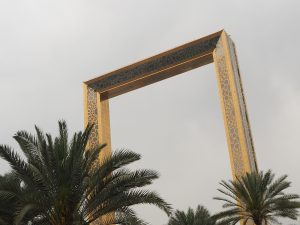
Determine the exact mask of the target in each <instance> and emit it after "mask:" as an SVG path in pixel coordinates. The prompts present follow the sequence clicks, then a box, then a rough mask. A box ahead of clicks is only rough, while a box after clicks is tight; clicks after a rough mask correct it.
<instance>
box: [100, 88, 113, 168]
mask: <svg viewBox="0 0 300 225" xmlns="http://www.w3.org/2000/svg"><path fill="white" fill-rule="evenodd" d="M97 109H98V129H99V130H98V136H99V143H101V144H106V147H105V149H103V151H102V152H101V155H100V162H101V161H102V159H103V158H104V157H106V156H110V155H111V137H110V119H109V99H108V97H107V96H106V95H105V94H99V93H97Z"/></svg>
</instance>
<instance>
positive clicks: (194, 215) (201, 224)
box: [168, 205, 215, 225]
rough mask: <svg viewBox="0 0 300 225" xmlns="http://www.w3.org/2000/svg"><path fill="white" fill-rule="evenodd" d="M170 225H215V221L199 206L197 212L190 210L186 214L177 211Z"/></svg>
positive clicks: (170, 220)
mask: <svg viewBox="0 0 300 225" xmlns="http://www.w3.org/2000/svg"><path fill="white" fill-rule="evenodd" d="M168 225H215V221H214V220H213V219H212V217H211V216H210V213H209V211H208V210H207V209H206V208H205V207H203V206H200V205H198V206H197V209H196V210H193V209H192V208H189V209H188V210H187V212H186V213H185V212H184V211H180V210H176V211H175V213H174V214H173V215H172V216H171V218H170V219H169V222H168Z"/></svg>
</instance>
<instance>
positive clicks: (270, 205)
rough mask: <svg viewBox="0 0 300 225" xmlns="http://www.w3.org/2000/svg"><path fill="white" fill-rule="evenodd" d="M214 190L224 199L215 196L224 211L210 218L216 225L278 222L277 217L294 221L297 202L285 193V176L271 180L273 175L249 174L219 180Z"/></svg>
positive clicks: (296, 196)
mask: <svg viewBox="0 0 300 225" xmlns="http://www.w3.org/2000/svg"><path fill="white" fill-rule="evenodd" d="M220 184H221V186H222V187H223V189H218V190H219V191H220V192H221V193H222V194H223V195H225V197H215V199H217V200H221V201H223V202H224V204H223V208H225V210H224V211H222V212H220V213H217V214H216V215H214V216H213V217H214V218H215V219H217V222H218V224H220V225H223V224H224V225H225V224H226V225H227V224H228V225H233V224H236V223H238V222H239V221H243V224H246V223H247V222H248V221H252V222H254V224H256V225H262V224H270V223H278V220H277V219H278V218H279V217H287V218H290V219H293V220H296V219H297V216H298V210H297V209H298V208H299V207H300V202H299V201H298V198H299V196H298V195H296V194H285V192H284V191H285V190H286V189H287V188H289V187H290V186H291V182H289V181H287V175H284V176H282V177H280V178H278V179H276V180H274V174H273V173H272V172H271V171H270V170H269V171H267V172H266V173H263V172H260V173H258V172H252V173H247V174H245V175H244V176H242V177H240V178H236V179H235V180H233V181H232V180H231V181H229V182H226V181H224V180H223V181H222V182H221V183H220Z"/></svg>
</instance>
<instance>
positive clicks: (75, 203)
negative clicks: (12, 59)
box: [0, 121, 171, 225]
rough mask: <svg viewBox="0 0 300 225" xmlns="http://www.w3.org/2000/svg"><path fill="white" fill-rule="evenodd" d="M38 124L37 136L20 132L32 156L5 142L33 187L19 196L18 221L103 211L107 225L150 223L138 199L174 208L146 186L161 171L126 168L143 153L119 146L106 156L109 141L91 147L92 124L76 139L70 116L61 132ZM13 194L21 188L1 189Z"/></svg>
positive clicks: (5, 151) (59, 222)
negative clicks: (46, 130) (138, 208)
mask: <svg viewBox="0 0 300 225" xmlns="http://www.w3.org/2000/svg"><path fill="white" fill-rule="evenodd" d="M35 130H36V136H33V135H31V134H29V133H27V132H26V131H19V132H17V134H16V135H15V136H14V138H15V140H16V141H17V142H18V144H19V146H20V148H21V150H22V152H23V153H24V155H25V157H26V160H23V159H22V158H21V157H20V156H19V155H18V154H17V153H16V152H15V151H13V150H12V149H11V148H9V147H8V146H5V145H1V146H0V157H2V158H3V159H5V160H6V161H8V162H9V164H10V165H11V167H12V169H13V172H14V174H16V176H17V177H18V179H19V180H20V182H21V183H20V186H21V188H23V189H25V190H29V191H27V194H26V196H22V198H20V199H19V200H18V202H17V203H18V204H17V206H16V207H17V211H16V213H15V217H14V222H15V224H21V222H22V221H23V222H29V221H30V223H32V224H33V225H35V224H36V225H38V224H41V225H42V224H43V225H48V224H49V225H84V224H89V223H92V222H94V221H96V220H97V219H98V218H99V217H101V218H102V219H101V221H100V222H101V224H103V225H105V224H113V223H120V224H144V222H143V221H142V220H141V219H139V218H138V217H137V215H136V213H135V212H134V211H133V209H132V208H131V206H133V205H137V204H152V205H155V206H157V207H159V208H160V209H162V210H163V211H164V212H165V213H167V214H168V215H169V214H170V211H171V207H170V205H169V204H168V203H166V202H165V201H164V200H163V199H162V198H161V197H160V196H159V195H158V194H157V193H155V192H153V191H150V190H147V189H143V187H144V186H147V185H149V184H151V183H152V181H153V180H155V179H157V178H158V173H157V172H155V171H152V170H147V169H142V170H135V171H132V170H129V169H127V168H125V166H126V165H128V164H130V163H133V162H135V161H137V160H139V159H140V158H141V156H140V155H139V154H137V153H134V152H132V151H129V150H119V151H115V152H114V153H113V154H112V155H111V156H107V157H105V158H104V159H103V160H102V161H101V162H100V161H99V160H98V158H99V154H100V153H101V151H103V149H104V147H105V145H101V146H99V147H97V148H95V149H89V150H87V149H86V148H87V143H88V140H89V136H90V133H91V130H92V126H91V125H88V126H87V128H86V129H85V130H84V132H78V133H75V134H74V135H73V137H72V139H71V140H70V141H69V139H68V132H67V125H66V123H65V122H64V121H61V122H59V135H58V137H56V138H52V136H51V135H50V134H44V133H43V132H42V131H41V130H40V129H39V128H37V127H35ZM0 190H1V189H0ZM7 195H11V196H18V193H16V191H15V190H11V191H9V190H7V192H6V193H5V194H3V193H2V192H1V191H0V200H2V199H4V198H7ZM29 215H30V218H29Z"/></svg>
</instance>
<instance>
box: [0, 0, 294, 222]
mask: <svg viewBox="0 0 300 225" xmlns="http://www.w3.org/2000/svg"><path fill="white" fill-rule="evenodd" d="M299 27H300V2H299V1H298V0H286V1H280V0H272V1H271V0H265V1H262V0H252V1H244V0H227V1H220V0H202V1H199V0H190V1H180V0H178V1H174V0H164V1H161V0H152V1H146V0H127V1H124V0H106V1H104V0H98V1H96V0H88V1H86V0H70V1H65V0H51V1H50V0H0V107H1V110H0V143H1V144H8V145H11V146H13V147H15V148H16V149H17V146H16V144H15V142H14V141H13V139H12V135H13V134H14V133H15V132H16V131H18V130H20V129H25V130H28V131H33V125H34V124H37V125H38V126H40V127H41V128H42V129H44V130H45V131H47V132H51V133H54V134H56V132H57V121H58V120H59V119H62V118H63V119H65V120H66V121H67V122H68V124H69V128H70V133H71V132H74V131H76V130H80V129H82V128H83V99H82V82H83V81H85V80H89V79H91V78H94V77H96V76H99V75H102V74H104V73H106V72H109V71H111V70H115V69H117V68H120V67H122V66H125V65H127V64H130V63H133V62H136V61H138V60H140V59H143V58H146V57H149V56H152V55H154V54H157V53H159V52H162V51H165V50H168V49H170V48H173V47H176V46H178V45H181V44H184V43H186V42H189V41H192V40H194V39H198V38H200V37H203V36H205V35H208V34H210V33H213V32H216V31H219V30H221V29H223V28H224V29H225V30H226V31H227V32H228V33H229V34H230V35H231V37H232V39H233V40H234V41H235V44H236V46H237V51H238V57H239V62H240V69H241V74H242V78H243V81H244V82H243V83H244V89H245V95H246V100H247V103H248V109H249V116H250V121H251V126H252V132H253V138H254V143H255V148H256V154H257V159H258V165H259V168H260V169H262V170H267V169H269V168H270V169H272V170H273V171H274V172H275V173H276V174H277V175H282V174H288V175H289V179H290V180H291V181H292V185H293V187H292V188H291V189H290V191H291V192H295V193H299V194H300V179H299V171H300V163H299V160H300V144H299V141H300V74H299V71H300V63H299V59H300V44H299V40H300V31H299ZM110 108H111V127H112V141H113V148H114V149H117V148H123V147H125V148H130V149H132V150H134V151H137V152H139V153H141V154H142V156H143V158H142V160H141V161H140V162H138V163H136V164H135V165H134V166H133V167H134V168H152V169H156V170H158V171H159V172H160V174H161V178H160V179H159V180H157V181H156V182H155V184H154V185H153V186H152V187H151V188H153V189H155V190H157V191H158V192H160V193H161V195H162V196H163V197H164V198H165V199H166V200H167V201H168V202H170V203H172V204H173V206H174V208H178V209H182V210H186V209H187V207H188V206H191V207H196V205H197V204H203V205H205V206H207V207H208V209H209V210H210V211H211V212H216V211H218V210H220V209H221V203H220V202H217V201H215V200H212V197H213V196H216V195H218V193H217V191H216V188H217V187H218V182H219V181H220V180H221V179H229V178H230V177H231V172H230V165H229V156H228V151H227V146H226V140H225V131H224V127H223V120H222V114H221V109H220V103H219V99H218V96H217V84H216V80H215V74H214V68H213V65H208V66H205V67H202V68H199V69H196V70H193V71H190V72H187V73H185V74H181V75H179V76H177V77H173V78H171V79H168V80H165V81H162V82H160V83H157V84H153V85H151V86H148V87H146V88H143V89H139V90H137V91H134V92H131V93H128V94H126V95H123V96H119V97H116V98H114V99H112V100H111V104H110ZM7 171H9V167H8V165H7V164H6V163H5V162H4V161H3V160H0V173H1V174H3V173H5V172H7ZM297 174H298V175H297ZM138 210H139V212H140V213H141V216H142V217H143V218H145V219H146V220H148V221H149V222H151V224H157V225H159V224H165V223H166V222H167V217H166V216H165V215H164V214H163V213H162V212H161V211H159V210H158V209H156V208H154V207H150V206H147V207H139V208H138Z"/></svg>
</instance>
